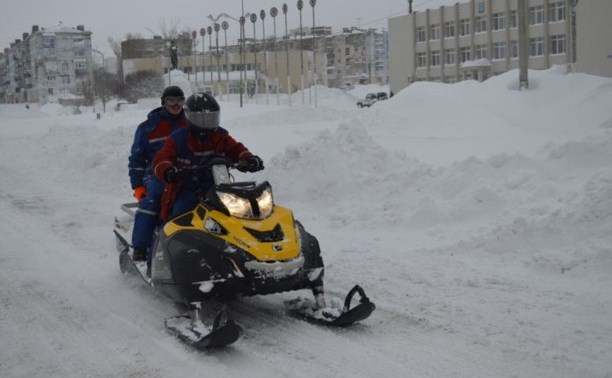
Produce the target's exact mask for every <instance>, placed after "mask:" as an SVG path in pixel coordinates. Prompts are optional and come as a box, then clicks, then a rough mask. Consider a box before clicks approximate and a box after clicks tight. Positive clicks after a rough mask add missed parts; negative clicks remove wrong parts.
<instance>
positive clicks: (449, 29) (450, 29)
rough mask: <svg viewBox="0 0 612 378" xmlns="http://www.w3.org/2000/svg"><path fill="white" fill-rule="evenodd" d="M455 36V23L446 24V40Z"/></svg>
mask: <svg viewBox="0 0 612 378" xmlns="http://www.w3.org/2000/svg"><path fill="white" fill-rule="evenodd" d="M454 36H455V23H454V22H453V21H449V22H445V23H444V38H450V37H454Z"/></svg>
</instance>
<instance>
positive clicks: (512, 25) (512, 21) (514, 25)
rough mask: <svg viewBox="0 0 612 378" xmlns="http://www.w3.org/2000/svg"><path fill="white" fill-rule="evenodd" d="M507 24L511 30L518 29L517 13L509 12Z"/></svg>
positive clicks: (515, 11)
mask: <svg viewBox="0 0 612 378" xmlns="http://www.w3.org/2000/svg"><path fill="white" fill-rule="evenodd" d="M508 24H509V25H510V28H511V29H516V28H517V27H518V11H517V10H513V11H510V17H509V18H508Z"/></svg>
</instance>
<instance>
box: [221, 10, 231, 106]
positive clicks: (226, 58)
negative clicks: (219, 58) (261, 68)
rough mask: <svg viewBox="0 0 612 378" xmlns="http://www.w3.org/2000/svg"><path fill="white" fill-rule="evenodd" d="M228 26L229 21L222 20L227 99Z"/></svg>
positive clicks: (228, 86) (228, 91)
mask: <svg viewBox="0 0 612 378" xmlns="http://www.w3.org/2000/svg"><path fill="white" fill-rule="evenodd" d="M228 28H229V23H228V22H227V21H223V22H222V23H221V29H223V37H224V39H225V50H224V51H225V86H226V88H227V99H228V100H229V94H230V85H229V61H228V59H229V54H228V53H227V29H228Z"/></svg>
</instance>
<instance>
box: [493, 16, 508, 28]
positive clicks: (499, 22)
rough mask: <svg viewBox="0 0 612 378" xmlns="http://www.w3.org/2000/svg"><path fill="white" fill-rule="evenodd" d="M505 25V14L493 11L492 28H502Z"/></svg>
mask: <svg viewBox="0 0 612 378" xmlns="http://www.w3.org/2000/svg"><path fill="white" fill-rule="evenodd" d="M505 27H506V14H505V13H495V14H494V15H493V30H502V29H504V28H505Z"/></svg>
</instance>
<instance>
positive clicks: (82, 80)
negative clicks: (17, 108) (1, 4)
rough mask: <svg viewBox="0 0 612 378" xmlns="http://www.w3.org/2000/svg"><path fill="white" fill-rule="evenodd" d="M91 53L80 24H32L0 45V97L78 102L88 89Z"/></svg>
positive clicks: (20, 100) (87, 34)
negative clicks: (0, 64) (20, 35)
mask: <svg viewBox="0 0 612 378" xmlns="http://www.w3.org/2000/svg"><path fill="white" fill-rule="evenodd" d="M91 53H92V52H91V32H90V31H86V30H85V28H84V27H83V26H77V27H76V28H74V27H68V26H64V25H62V24H60V25H58V26H54V27H48V28H39V27H38V25H34V26H32V32H31V33H23V39H21V40H20V39H17V40H15V42H13V43H11V46H10V48H5V49H4V54H3V55H4V59H5V60H4V66H5V67H4V68H3V69H0V75H3V76H2V77H1V78H0V79H1V83H2V87H1V89H0V101H4V102H42V103H46V102H65V103H79V102H82V101H83V100H84V97H86V96H87V94H88V93H91V59H92V56H91Z"/></svg>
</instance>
